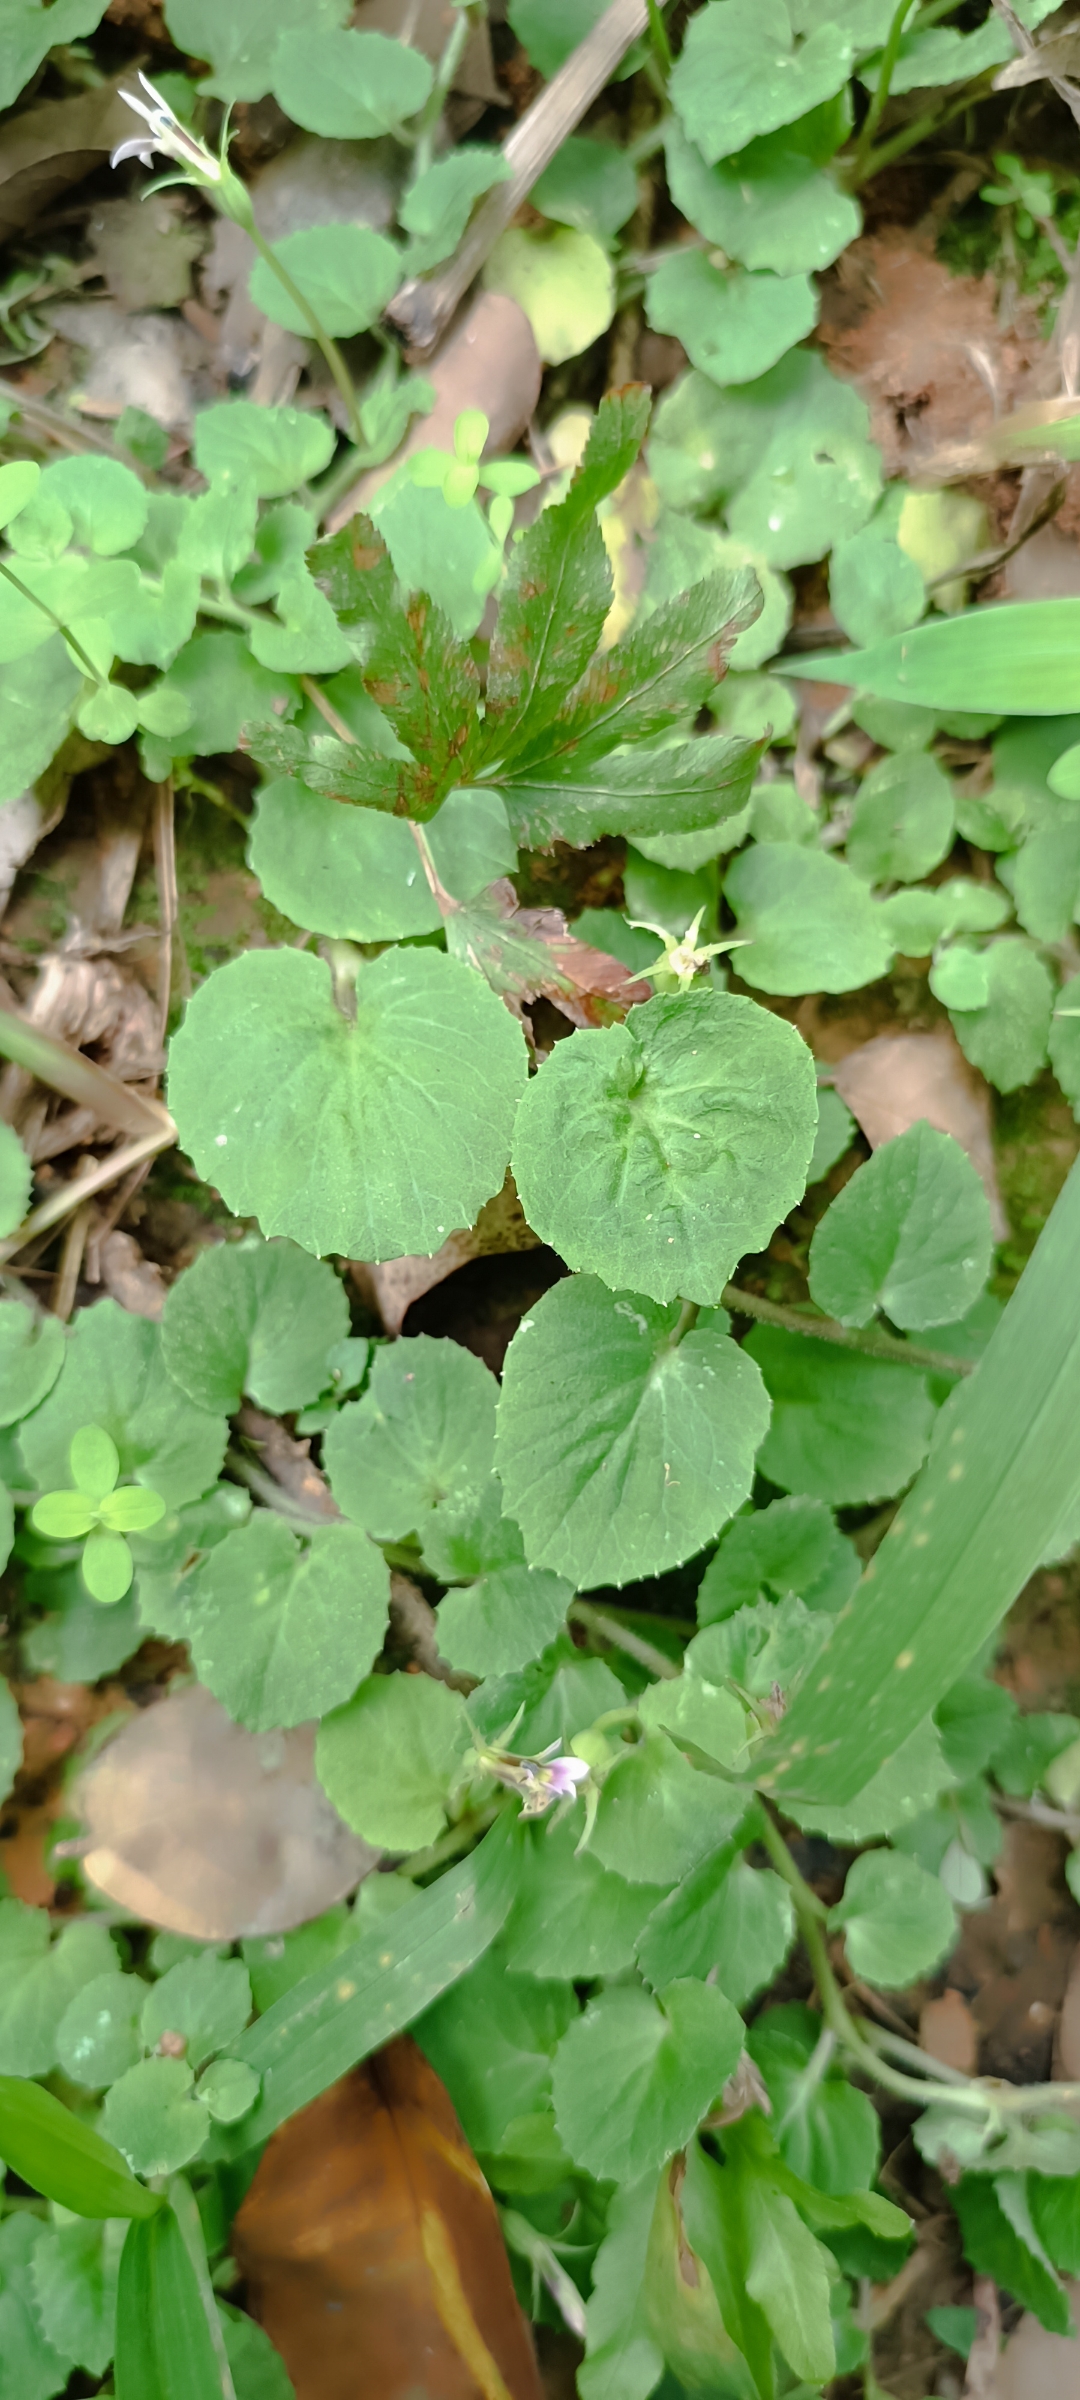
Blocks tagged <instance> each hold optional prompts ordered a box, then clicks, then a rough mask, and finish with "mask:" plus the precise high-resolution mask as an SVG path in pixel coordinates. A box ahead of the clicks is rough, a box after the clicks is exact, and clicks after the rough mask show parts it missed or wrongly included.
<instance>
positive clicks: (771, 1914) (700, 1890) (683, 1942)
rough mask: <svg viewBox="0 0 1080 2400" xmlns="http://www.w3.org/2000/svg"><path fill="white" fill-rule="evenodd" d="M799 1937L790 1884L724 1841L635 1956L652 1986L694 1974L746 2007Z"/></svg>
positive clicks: (655, 1921) (653, 1920)
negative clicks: (752, 1862) (754, 1865)
mask: <svg viewBox="0 0 1080 2400" xmlns="http://www.w3.org/2000/svg"><path fill="white" fill-rule="evenodd" d="M794 1938H795V1918H794V1912H793V1910H792V1905H791V1895H790V1893H789V1891H788V1888H787V1885H786V1884H784V1883H782V1882H781V1880H780V1877H779V1876H778V1875H774V1874H773V1873H772V1872H771V1870H770V1869H769V1868H767V1867H750V1866H748V1865H747V1864H746V1861H745V1859H744V1858H742V1857H741V1856H740V1855H739V1854H738V1852H736V1851H734V1846H733V1845H732V1844H731V1843H724V1844H722V1845H721V1847H720V1849H719V1850H716V1851H714V1852H713V1853H712V1856H711V1857H709V1858H705V1859H703V1860H702V1861H701V1864H700V1866H697V1867H694V1868H692V1870H691V1872H690V1874H689V1875H687V1876H686V1877H685V1879H684V1881H683V1882H682V1883H680V1884H679V1885H678V1886H677V1888H676V1890H675V1891H673V1892H671V1893H669V1895H668V1897H667V1899H666V1900H662V1901H661V1903H660V1905H659V1907H658V1908H657V1909H656V1910H655V1911H654V1913H653V1915H652V1916H651V1917H650V1919H649V1922H648V1924H647V1925H646V1927H645V1930H644V1932H643V1933H642V1935H641V1938H640V1940H639V1942H638V1945H637V1962H638V1965H639V1967H640V1969H641V1972H642V1974H643V1975H644V1977H645V1979H646V1981H647V1982H648V1983H651V1984H652V1985H653V1987H654V1989H659V1988H661V1987H662V1986H663V1985H664V1984H665V1983H667V1982H669V1981H670V1980H671V1979H672V1977H674V1976H681V1975H696V1976H700V1977H701V1979H702V1981H703V1982H704V1981H705V1979H706V1978H708V1979H709V1980H710V1981H711V1982H712V1983H714V1984H715V1985H716V1986H717V1989H718V1990H720V1991H721V1992H726V1994H727V1997H728V1999H729V2000H731V2001H732V2002H733V2003H734V2005H735V2007H736V2008H743V2007H745V2005H746V2002H747V2001H748V2000H750V1999H751V1998H752V1997H753V1995H754V1993H755V1992H759V1991H761V1989H762V1988H763V1986H764V1985H765V1984H768V1983H771V1982H772V1979H773V1976H774V1975H776V1974H778V1973H779V1970H780V1968H781V1967H782V1966H783V1963H784V1960H785V1958H786V1957H787V1954H788V1951H789V1950H790V1948H791V1945H792V1942H793V1940H794Z"/></svg>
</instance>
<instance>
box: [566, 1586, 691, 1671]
mask: <svg viewBox="0 0 1080 2400" xmlns="http://www.w3.org/2000/svg"><path fill="white" fill-rule="evenodd" d="M566 1613H567V1616H568V1617H569V1618H570V1620H571V1623H572V1624H574V1625H582V1626H584V1628H585V1631H586V1633H591V1634H593V1635H595V1637H596V1639H597V1640H598V1641H601V1642H606V1643H607V1645H608V1648H609V1649H611V1650H624V1651H625V1653H626V1656H627V1658H633V1659H636V1661H637V1664H638V1666H639V1667H645V1668H647V1669H648V1672H649V1674H650V1675H656V1676H662V1677H664V1678H665V1679H666V1680H667V1681H671V1680H673V1679H674V1677H675V1676H676V1675H680V1674H681V1673H682V1669H681V1667H676V1666H674V1665H673V1664H672V1661H671V1659H670V1658H665V1656H664V1653H663V1651H662V1650H656V1649H654V1648H653V1645H652V1643H651V1642H647V1641H645V1640H644V1639H643V1638H642V1636H641V1634H640V1633H632V1632H631V1630H630V1627H629V1626H628V1625H621V1624H620V1623H619V1620H618V1618H617V1617H609V1616H608V1614H607V1611H606V1610H605V1609H602V1608H594V1607H593V1605H592V1602H591V1601H590V1600H571V1602H570V1606H569V1608H568V1609H567V1612H566Z"/></svg>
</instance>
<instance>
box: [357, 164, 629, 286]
mask: <svg viewBox="0 0 1080 2400" xmlns="http://www.w3.org/2000/svg"><path fill="white" fill-rule="evenodd" d="M589 147H590V148H591V149H596V150H599V149H600V147H601V145H600V144H599V143H598V142H596V143H591V144H590V145H589ZM604 147H605V148H606V147H607V145H606V144H605V145H604ZM608 155H609V156H610V157H612V158H615V159H620V158H621V154H620V153H619V152H618V151H616V150H609V152H608ZM510 172H511V168H510V162H509V160H508V159H505V158H504V157H503V154H502V151H501V150H495V149H490V148H488V147H486V146H481V145H480V144H479V143H477V144H475V145H470V146H469V147H468V148H467V149H458V150H450V151H448V153H447V155H446V157H445V158H439V159H436V161H435V164H434V165H433V166H430V167H425V168H424V170H423V172H422V173H421V174H419V175H418V176H417V177H416V180H415V182H414V183H410V185H409V187H408V190H407V191H406V192H405V194H404V196H403V198H402V200H401V202H400V203H399V206H398V223H399V225H403V226H404V228H405V230H406V232H407V233H411V235H412V237H413V238H412V241H411V242H410V244H409V248H408V251H407V253H406V260H405V264H406V267H407V270H408V272H409V274H411V275H423V274H425V273H426V272H427V269H428V268H429V267H433V266H435V265H436V264H437V262H438V260H439V259H441V258H449V256H450V252H451V251H452V250H456V248H457V245H458V243H459V241H460V240H461V236H462V234H463V233H464V231H465V227H466V225H467V224H468V222H469V218H470V216H471V215H472V210H473V204H474V202H475V201H477V200H478V199H479V198H480V195H481V193H482V192H488V191H490V190H491V187H492V185H493V184H495V183H503V182H505V180H506V177H507V176H508V175H509V174H510ZM628 172H629V173H630V180H631V184H632V187H633V197H632V198H631V202H630V209H632V208H633V206H634V202H635V200H636V198H637V182H636V179H635V177H634V175H633V171H632V170H629V169H628ZM542 180H543V178H542V177H541V181H542ZM536 192H537V187H536V185H535V184H534V185H533V189H532V192H531V194H530V198H531V200H532V202H533V205H534V206H535V207H540V206H541V203H540V202H539V201H538V200H537V197H536ZM630 209H628V210H627V212H626V213H627V215H629V214H630ZM547 214H548V215H549V216H555V215H557V214H558V211H557V210H555V209H549V210H548V211H547ZM563 221H564V223H575V224H576V223H577V221H578V220H577V219H576V218H572V219H570V218H568V219H564V220H563ZM619 222H620V223H621V222H622V219H621V218H620V220H619Z"/></svg>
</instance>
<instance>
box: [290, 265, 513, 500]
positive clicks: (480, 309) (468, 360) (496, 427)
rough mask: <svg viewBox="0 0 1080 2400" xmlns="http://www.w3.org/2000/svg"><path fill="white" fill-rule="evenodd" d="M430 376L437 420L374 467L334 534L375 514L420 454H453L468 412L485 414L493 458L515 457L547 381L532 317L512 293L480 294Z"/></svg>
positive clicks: (420, 420)
mask: <svg viewBox="0 0 1080 2400" xmlns="http://www.w3.org/2000/svg"><path fill="white" fill-rule="evenodd" d="M424 374H425V375H426V377H427V379H428V382H429V383H432V384H434V387H435V406H434V408H433V409H432V410H431V413H430V415H429V416H426V417H414V418H413V421H412V425H411V427H410V429H409V432H408V433H407V434H406V436H405V440H404V441H403V442H402V444H401V447H400V449H398V450H395V452H394V455H393V457H392V458H390V459H388V460H387V462H386V464H385V466H382V467H372V468H371V470H370V472H369V473H368V474H367V475H364V476H362V477H361V479H360V481H359V483H356V484H354V485H353V488H352V490H351V491H350V492H347V493H346V495H345V498H344V499H343V500H339V502H338V504H337V507H336V508H335V509H334V510H333V511H332V512H331V514H330V516H328V518H327V520H326V531H327V532H328V533H337V532H338V531H339V529H340V527H341V526H342V525H346V524H347V523H348V521H349V518H350V517H353V516H355V514H356V511H357V509H358V508H368V507H369V506H370V504H371V501H372V498H373V496H374V494H375V493H376V492H377V491H378V489H379V487H380V485H381V484H383V483H385V482H386V480H387V477H388V476H389V475H392V474H393V473H394V472H395V471H396V469H397V468H398V467H400V465H401V464H402V461H403V460H404V459H406V458H411V457H412V456H413V454H414V452H415V451H417V450H429V449H430V450H452V449H453V447H454V425H455V423H456V420H457V418H458V417H459V416H460V414H461V411H462V409H465V408H480V409H482V410H483V412H484V415H485V416H486V417H487V419H488V422H489V425H490V428H491V430H490V432H489V434H488V442H487V447H488V450H489V451H490V453H491V454H492V456H497V455H499V454H500V453H501V452H503V451H505V450H512V449H513V447H514V444H515V442H517V441H518V440H520V437H521V435H522V434H523V432H524V430H525V427H526V425H527V424H528V422H529V419H530V417H531V416H532V413H533V410H534V408H535V407H536V403H537V401H538V399H539V397H540V379H541V376H542V374H543V368H542V366H541V363H540V353H539V351H538V349H537V347H536V343H535V341H534V339H533V330H532V326H531V325H530V323H529V320H528V318H527V316H526V314H525V311H524V309H523V308H519V307H518V304H517V301H516V300H510V299H508V298H507V296H506V294H505V293H504V292H480V293H479V294H478V296H477V298H476V299H475V300H474V301H473V303H472V306H471V307H470V308H468V309H467V310H466V312H465V315H464V316H463V317H462V318H461V319H460V320H459V322H458V323H457V324H456V325H454V326H453V327H452V329H451V331H450V332H449V333H448V335H447V337H446V339H445V341H444V342H443V343H442V344H441V346H440V348H439V349H438V350H437V351H436V352H435V353H434V355H433V356H432V357H431V358H428V359H425V361H424Z"/></svg>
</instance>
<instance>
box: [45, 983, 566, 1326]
mask: <svg viewBox="0 0 1080 2400" xmlns="http://www.w3.org/2000/svg"><path fill="white" fill-rule="evenodd" d="M356 999H357V1013H356V1017H355V1019H353V1020H352V1021H350V1020H349V1019H347V1018H346V1017H345V1016H343V1015H342V1014H341V1012H340V1010H339V1009H338V1008H337V1007H336V1005H335V1002H334V998H333V991H332V986H331V980H330V973H329V969H328V968H327V967H326V966H325V965H324V964H323V962H322V961H321V960H320V959H315V958H311V957H308V956H306V955H305V954H303V953H301V952H299V951H295V950H269V951H268V950H255V951H251V952H249V953H248V954H247V956H246V957H242V958H238V959H234V960H233V962H232V964H231V965H230V966H227V967H221V968H219V969H218V971H217V973H216V974H214V975H211V976H210V977H209V979H208V981H207V982H206V983H204V984H203V986H202V989H201V990H200V991H198V992H197V993H196V994H195V997H194V999H193V1000H192V1001H191V1002H190V1003H189V1005H188V1011H187V1016H186V1018H185V1021H184V1024H183V1026H182V1027H181V1030H180V1032H179V1033H178V1034H177V1035H176V1037H175V1040H174V1041H173V1044H172V1050H171V1064H170V1080H169V1094H170V1106H171V1107H172V1109H173V1111H174V1114H175V1115H176V1118H177V1121H178V1123H179V1126H180V1135H181V1140H182V1141H183V1142H184V1144H185V1146H186V1147H187V1149H188V1150H189V1151H190V1152H191V1155H192V1157H193V1158H194V1160H195V1162H196V1165H197V1166H198V1168H199V1171H200V1173H201V1174H203V1175H205V1176H206V1177H207V1179H208V1180H209V1181H211V1182H213V1183H214V1184H215V1185H216V1186H217V1188H218V1190H219V1191H220V1192H221V1193H222V1194H223V1196H224V1198H225V1199H226V1201H227V1203H228V1205H229V1206H230V1207H231V1208H233V1209H235V1210H236V1211H237V1212H238V1213H240V1214H243V1213H246V1212H252V1213H257V1214H258V1216H259V1219H260V1221H261V1223H262V1226H263V1230H264V1231H265V1232H266V1233H268V1234H271V1233H287V1234H289V1235H290V1236H291V1238H292V1239H294V1240H296V1241H299V1242H300V1244H301V1246H302V1247H304V1248H306V1249H310V1250H314V1251H315V1252H316V1253H323V1252H326V1251H328V1250H340V1251H343V1252H344V1253H345V1254H346V1255H347V1256H350V1257H354V1258H366V1259H379V1258H398V1257H400V1256H401V1255H402V1253H403V1252H406V1251H413V1250H423V1251H432V1250H437V1249H438V1247H439V1245H440V1243H441V1242H443V1241H444V1240H445V1238H446V1235H447V1234H448V1233H450V1232H452V1231H453V1229H454V1227H455V1226H459V1225H472V1224H473V1223H474V1222H475V1220H476V1217H477V1215H478V1213H479V1210H480V1208H481V1206H482V1204H483V1202H484V1201H485V1200H488V1199H490V1198H491V1196H492V1194H493V1193H494V1192H496V1191H498V1190H499V1188H500V1186H501V1184H502V1181H503V1177H504V1175H505V1172H506V1163H507V1158H508V1155H509V1149H510V1131H511V1126H512V1123H513V1116H514V1110H515V1107H516V1103H517V1100H518V1096H519V1094H520V1091H521V1089H522V1086H523V1084H524V1082H525V1079H526V1074H527V1059H526V1053H525V1044H524V1041H523V1039H522V1035H521V1031H520V1028H519V1027H518V1026H516V1025H515V1024H514V1023H513V1021H512V1019H511V1018H510V1016H509V1015H508V1013H507V1011H506V1010H505V1009H504V1008H503V1006H502V1003H501V1001H499V1000H497V999H496V998H495V996H494V994H493V993H492V992H490V991H488V989H487V987H486V985H485V984H483V983H481V981H480V979H479V977H477V976H475V975H473V974H472V973H471V971H470V969H469V968H467V967H463V966H460V965H459V964H458V962H457V960H456V959H450V958H446V957H443V956H441V955H440V954H439V953H438V952H436V951H432V950H405V951H397V952H394V951H388V952H384V953H383V955H382V957H381V958H377V959H374V960H371V961H363V962H361V963H360V965H359V967H358V970H357V982H356ZM358 1157H367V1158H372V1159H374V1158H377V1159H378V1161H379V1174H378V1180H377V1181H376V1179H375V1178H374V1176H372V1178H371V1179H370V1181H369V1180H368V1179H367V1178H366V1177H362V1176H361V1177H358V1175H357V1172H356V1160H357V1158H358ZM91 1313H92V1315H93V1316H95V1317H96V1316H98V1315H99V1314H100V1310H97V1309H95V1310H94V1311H92V1312H91Z"/></svg>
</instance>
